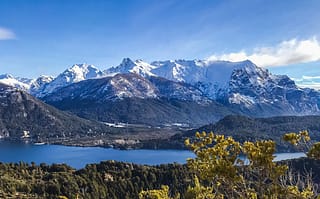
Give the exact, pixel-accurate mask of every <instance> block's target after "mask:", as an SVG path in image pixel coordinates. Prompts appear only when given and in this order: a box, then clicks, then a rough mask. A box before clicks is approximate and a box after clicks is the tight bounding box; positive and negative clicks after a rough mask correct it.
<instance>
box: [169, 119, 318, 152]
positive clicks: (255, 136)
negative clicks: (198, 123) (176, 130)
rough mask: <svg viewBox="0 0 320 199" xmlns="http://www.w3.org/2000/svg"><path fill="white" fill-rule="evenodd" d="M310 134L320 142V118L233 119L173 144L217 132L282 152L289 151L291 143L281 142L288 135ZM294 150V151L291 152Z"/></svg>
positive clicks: (187, 134)
mask: <svg viewBox="0 0 320 199" xmlns="http://www.w3.org/2000/svg"><path fill="white" fill-rule="evenodd" d="M302 130H308V131H309V133H310V136H311V139H313V140H317V141H319V140H320V116H282V117H270V118H250V117H246V116H239V115H229V116H226V117H225V118H223V119H221V120H219V121H218V122H216V123H211V124H209V125H205V126H202V127H200V128H197V129H193V130H190V131H186V132H184V133H181V134H178V135H176V136H174V137H173V138H172V140H171V141H172V142H177V143H180V145H181V146H182V145H183V141H184V140H185V139H186V138H194V135H195V133H196V132H202V131H206V132H211V131H212V132H214V133H217V134H223V135H228V136H232V137H234V138H235V139H236V140H238V141H241V142H243V141H246V140H249V141H250V140H251V141H253V140H261V139H264V140H267V139H272V140H274V141H276V143H277V144H278V146H277V147H278V149H279V150H280V151H286V150H289V146H288V145H287V143H284V141H283V140H282V139H281V138H282V136H283V135H284V134H285V133H290V132H299V131H302ZM291 150H292V148H291Z"/></svg>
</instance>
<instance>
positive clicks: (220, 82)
mask: <svg viewBox="0 0 320 199" xmlns="http://www.w3.org/2000/svg"><path fill="white" fill-rule="evenodd" d="M240 68H248V69H250V70H255V68H256V66H255V65H254V64H253V63H252V62H250V61H248V60H246V61H243V62H228V61H214V62H208V61H206V60H175V61H172V60H170V61H156V62H152V63H151V64H147V63H145V62H143V61H141V60H137V61H132V60H130V59H128V58H126V59H124V60H123V62H122V63H121V64H120V65H119V66H117V67H113V68H110V69H108V70H106V71H105V72H106V73H107V74H114V73H136V74H140V75H142V76H146V75H147V76H159V77H163V78H166V79H169V80H172V81H177V82H186V83H189V84H192V85H197V86H198V87H199V88H200V89H201V90H202V91H203V92H204V93H205V94H206V95H207V96H208V97H210V98H213V99H216V98H217V97H218V96H219V93H221V92H226V91H227V89H228V86H229V81H230V77H231V74H232V72H233V71H234V70H236V69H240Z"/></svg>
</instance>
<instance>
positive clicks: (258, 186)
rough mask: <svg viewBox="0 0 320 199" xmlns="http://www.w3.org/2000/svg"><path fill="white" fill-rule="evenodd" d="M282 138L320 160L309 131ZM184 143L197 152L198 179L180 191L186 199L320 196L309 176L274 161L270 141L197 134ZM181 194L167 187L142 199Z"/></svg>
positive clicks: (319, 147) (194, 165)
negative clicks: (192, 139)
mask: <svg viewBox="0 0 320 199" xmlns="http://www.w3.org/2000/svg"><path fill="white" fill-rule="evenodd" d="M284 140H285V141H287V142H289V143H291V144H293V145H295V146H297V147H301V148H302V149H306V148H307V149H308V152H307V156H308V157H309V158H315V159H320V142H318V143H314V144H310V143H309V141H310V137H309V134H308V132H307V131H301V132H299V133H298V134H297V133H289V134H286V135H285V136H284ZM185 144H186V145H187V146H188V147H190V148H191V150H193V152H194V153H195V154H196V158H194V159H188V163H187V165H188V167H189V169H190V170H191V171H192V172H194V181H193V185H192V186H189V187H188V189H187V191H186V192H185V193H182V194H183V195H184V197H185V198H186V199H216V198H219V199H223V198H243V199H246V198H249V199H258V198H301V199H306V198H320V197H319V192H318V190H317V186H316V184H315V183H314V182H313V180H312V175H311V174H310V173H308V172H307V173H304V175H301V173H293V172H292V171H290V170H289V166H288V165H287V164H279V163H276V162H274V158H275V156H274V153H275V151H276V148H275V146H276V144H275V142H274V141H272V140H261V141H255V142H249V141H246V142H244V143H240V142H237V141H235V140H234V139H233V138H232V137H225V136H224V135H216V134H214V133H212V132H211V133H209V134H206V133H205V132H202V133H201V134H200V133H199V132H197V133H196V140H195V141H193V142H192V143H190V140H189V139H187V140H186V141H185ZM241 156H243V157H244V159H243V158H241ZM182 194H181V193H180V194H177V195H174V196H173V195H170V193H169V187H168V186H163V187H162V188H161V189H159V190H149V191H142V192H141V193H140V198H141V199H173V198H175V199H176V198H181V195H182ZM170 196H171V197H170Z"/></svg>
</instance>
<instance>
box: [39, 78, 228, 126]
mask: <svg viewBox="0 0 320 199" xmlns="http://www.w3.org/2000/svg"><path fill="white" fill-rule="evenodd" d="M43 100H44V101H45V102H47V103H49V104H51V105H53V106H55V107H57V108H59V109H62V110H68V111H71V112H73V113H75V114H77V115H78V116H81V117H85V118H90V119H97V120H100V121H107V122H125V123H126V122H128V123H138V124H148V125H153V126H154V125H155V126H157V125H165V124H173V123H183V124H188V125H191V126H199V125H201V124H205V123H207V122H211V121H216V120H218V119H220V118H221V117H223V116H225V115H227V114H230V113H231V111H229V110H228V109H226V108H225V107H224V106H222V105H221V104H219V103H216V102H214V101H211V100H209V99H208V98H206V97H205V96H203V94H202V93H201V91H199V90H198V89H197V88H195V87H193V86H191V85H188V84H185V83H177V82H173V81H169V80H166V79H163V78H158V77H149V78H144V77H142V76H140V75H137V74H132V73H131V74H118V75H115V76H112V77H104V78H99V79H90V80H86V81H82V82H79V83H76V84H72V85H69V86H67V87H63V88H61V89H58V90H57V91H56V92H54V93H52V94H50V95H47V96H46V97H44V98H43Z"/></svg>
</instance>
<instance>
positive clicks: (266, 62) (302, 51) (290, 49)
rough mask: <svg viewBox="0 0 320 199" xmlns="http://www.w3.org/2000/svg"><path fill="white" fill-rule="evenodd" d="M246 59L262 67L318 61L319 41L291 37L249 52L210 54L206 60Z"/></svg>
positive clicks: (319, 54)
mask: <svg viewBox="0 0 320 199" xmlns="http://www.w3.org/2000/svg"><path fill="white" fill-rule="evenodd" d="M246 59H249V60H251V61H252V62H254V63H255V64H257V65H258V66H262V67H271V66H285V65H289V64H298V63H306V62H313V61H319V60H320V43H319V41H318V40H317V39H316V38H315V37H313V38H310V39H307V40H297V39H291V40H288V41H283V42H281V43H280V44H278V45H276V46H274V47H262V48H256V49H254V50H253V53H251V54H248V53H247V52H246V51H244V50H243V51H240V52H235V53H229V54H222V55H212V56H210V57H209V58H208V61H214V60H227V61H243V60H246Z"/></svg>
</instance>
